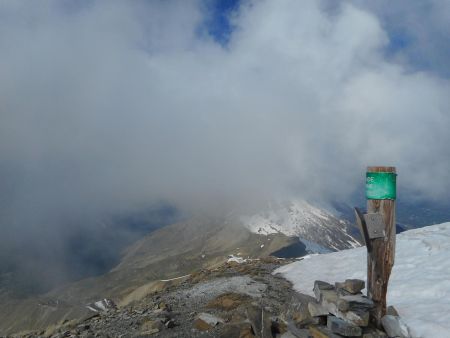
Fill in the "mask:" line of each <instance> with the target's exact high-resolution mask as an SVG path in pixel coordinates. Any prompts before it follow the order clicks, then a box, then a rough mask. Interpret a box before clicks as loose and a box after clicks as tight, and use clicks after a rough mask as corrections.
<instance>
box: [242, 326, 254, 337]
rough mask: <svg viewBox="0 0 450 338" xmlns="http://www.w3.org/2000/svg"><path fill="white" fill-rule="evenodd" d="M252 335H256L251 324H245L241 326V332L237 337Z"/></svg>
mask: <svg viewBox="0 0 450 338" xmlns="http://www.w3.org/2000/svg"><path fill="white" fill-rule="evenodd" d="M253 337H256V336H255V332H254V331H253V329H252V327H251V326H246V327H244V328H242V329H241V332H240V333H239V338H253Z"/></svg>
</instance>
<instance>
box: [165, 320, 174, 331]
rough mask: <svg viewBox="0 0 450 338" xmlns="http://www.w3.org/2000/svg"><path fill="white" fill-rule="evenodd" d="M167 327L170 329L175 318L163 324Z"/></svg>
mask: <svg viewBox="0 0 450 338" xmlns="http://www.w3.org/2000/svg"><path fill="white" fill-rule="evenodd" d="M164 325H165V326H166V327H167V328H168V329H172V328H174V327H175V326H176V323H175V320H173V319H171V320H169V321H168V322H166V323H165V324H164Z"/></svg>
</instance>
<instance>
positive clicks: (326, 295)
mask: <svg viewBox="0 0 450 338" xmlns="http://www.w3.org/2000/svg"><path fill="white" fill-rule="evenodd" d="M319 293H320V299H321V302H320V304H321V305H322V306H323V307H324V308H325V309H327V310H328V312H329V313H331V314H333V315H335V316H336V317H338V318H341V319H343V320H345V321H346V322H348V323H350V324H353V325H355V326H363V327H365V326H367V325H369V312H368V310H366V309H363V308H364V307H365V306H369V303H368V302H367V301H366V300H364V299H361V298H359V297H362V296H360V295H352V296H342V297H339V296H338V294H337V292H336V291H335V290H319ZM345 297H356V298H355V299H353V298H345ZM340 299H344V302H343V303H342V304H346V306H347V305H348V307H350V305H349V304H350V303H351V302H352V301H353V302H354V303H355V304H354V305H353V306H354V307H355V310H347V311H342V310H340V309H339V307H338V301H339V300H340ZM358 301H360V302H361V304H362V305H361V304H358ZM347 303H348V304H347ZM366 303H367V304H366ZM357 305H358V306H359V305H361V308H362V309H360V308H359V307H358V306H357ZM342 306H343V305H341V307H342Z"/></svg>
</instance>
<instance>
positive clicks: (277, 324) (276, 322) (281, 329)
mask: <svg viewBox="0 0 450 338" xmlns="http://www.w3.org/2000/svg"><path fill="white" fill-rule="evenodd" d="M271 331H272V332H273V333H275V334H283V333H285V332H286V331H287V325H286V323H285V322H284V321H282V320H281V319H280V318H275V319H272V324H271Z"/></svg>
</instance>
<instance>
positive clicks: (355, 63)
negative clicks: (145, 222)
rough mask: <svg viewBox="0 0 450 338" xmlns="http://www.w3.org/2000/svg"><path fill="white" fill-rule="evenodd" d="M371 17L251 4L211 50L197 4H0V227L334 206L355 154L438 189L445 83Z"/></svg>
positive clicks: (355, 10)
mask: <svg viewBox="0 0 450 338" xmlns="http://www.w3.org/2000/svg"><path fill="white" fill-rule="evenodd" d="M403 3H404V2H403ZM435 3H437V1H436V2H435ZM404 4H405V3H404ZM408 4H409V2H408ZM405 6H407V4H405ZM383 13H385V12H383V11H381V10H380V9H379V8H369V9H366V8H364V7H361V6H358V4H357V2H355V3H352V2H341V4H340V5H338V6H337V5H332V2H325V1H322V2H321V1H312V0H311V1H295V0H282V1H247V2H242V3H241V4H239V6H237V8H236V10H235V11H233V12H231V13H229V16H230V22H231V27H232V31H231V33H230V38H229V40H228V41H227V42H226V43H222V44H221V43H219V42H217V39H215V38H214V36H211V35H210V34H208V25H207V23H208V22H210V21H211V17H210V15H211V13H210V11H209V7H208V6H207V5H206V4H205V3H204V2H196V1H181V0H180V1H148V2H144V1H133V2H129V1H127V2H125V1H82V2H78V1H73V2H72V1H43V2H42V1H41V2H39V3H36V2H29V1H28V2H26V1H12V0H11V1H3V2H2V3H1V4H0V50H1V56H0V175H1V177H2V179H1V190H0V208H1V216H0V217H1V219H0V221H1V226H2V227H3V228H4V229H6V232H5V233H6V234H7V235H6V236H5V237H4V238H8V237H7V236H8V233H9V236H10V237H11V238H12V237H14V236H17V235H18V232H19V231H20V236H22V234H23V233H33V234H34V233H39V231H41V229H43V228H45V229H47V230H48V231H56V230H55V229H63V228H64V226H65V224H66V223H67V219H71V220H74V221H73V222H74V223H75V224H76V222H77V220H83V219H84V218H86V217H91V216H92V217H95V215H100V214H104V213H110V212H117V211H119V212H120V211H127V210H130V209H132V208H140V207H143V206H147V205H151V204H152V203H155V202H160V201H164V202H168V203H172V204H173V205H176V206H177V207H179V208H181V209H186V210H195V209H201V208H203V209H213V210H214V208H217V207H218V206H225V207H226V208H228V207H229V208H235V207H236V206H237V205H239V206H243V205H244V206H247V205H248V206H249V207H254V206H255V205H256V206H257V203H258V202H259V201H263V200H266V199H270V198H277V197H282V198H286V197H290V196H295V197H302V198H307V199H315V200H335V199H339V200H347V199H349V198H350V197H351V196H352V195H353V194H354V193H355V189H361V181H362V180H363V179H364V177H363V175H364V171H365V167H366V166H367V165H378V164H381V165H395V166H397V168H398V171H399V173H400V176H399V183H400V189H401V194H403V196H406V195H409V196H416V197H420V196H422V197H425V198H441V197H444V196H447V195H448V191H449V189H450V170H449V169H450V151H449V148H448V147H449V146H448V145H449V144H450V132H449V128H450V112H449V108H450V98H449V97H450V96H449V93H450V86H449V81H448V79H446V78H445V77H444V76H441V75H439V72H438V71H435V70H433V71H430V72H428V71H425V70H423V68H417V69H415V68H414V63H412V62H411V60H412V59H408V60H406V59H407V58H406V57H403V58H402V57H401V51H398V50H397V51H396V55H395V56H396V57H392V53H391V54H390V55H389V53H387V49H389V48H390V46H392V38H391V37H390V33H389V32H388V31H387V28H386V22H388V21H386V20H387V19H385V17H384V16H383V15H384V14H383ZM405 25H406V24H405ZM405 27H407V25H406V26H405ZM444 29H448V26H446V27H444ZM414 32H417V29H416V27H415V28H414V29H412V30H411V31H410V32H409V33H410V34H415V33H414ZM448 33H449V31H448V30H447V32H446V34H447V36H448ZM417 34H418V33H417ZM390 39H391V40H390ZM421 39H422V36H421V37H420V39H419V38H418V39H417V41H416V42H417V44H418V45H415V47H416V49H419V48H420V42H421V41H422V40H421ZM427 41H428V40H427ZM410 49H411V48H410ZM410 49H408V50H410ZM411 50H412V49H411ZM406 53H407V50H406V51H405V55H407V54H406ZM435 54H436V53H434V54H433V55H435ZM436 57H437V56H436ZM439 60H440V59H439ZM436 69H439V67H437V68H436ZM78 222H81V221H78ZM17 230H19V231H17ZM8 231H9V232H8ZM58 231H64V230H58Z"/></svg>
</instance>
